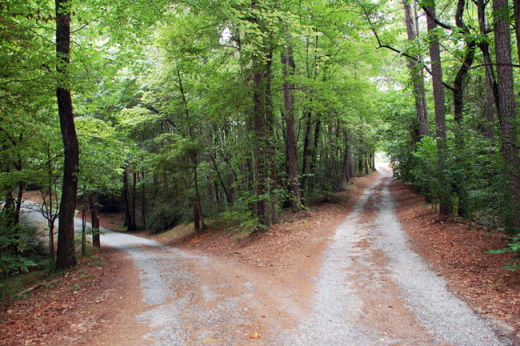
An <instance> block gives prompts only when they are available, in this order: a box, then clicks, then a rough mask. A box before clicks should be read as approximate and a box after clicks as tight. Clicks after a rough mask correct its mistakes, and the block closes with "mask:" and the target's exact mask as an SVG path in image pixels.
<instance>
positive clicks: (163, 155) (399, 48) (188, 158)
mask: <svg viewBox="0 0 520 346" xmlns="http://www.w3.org/2000/svg"><path fill="white" fill-rule="evenodd" d="M59 4H60V6H61V7H58V8H55V7H54V6H55V4H54V2H50V1H43V2H42V1H39V2H37V1H25V0H24V1H22V0H11V1H0V44H1V47H2V51H1V52H0V66H1V68H0V71H2V72H0V73H1V80H0V108H1V109H2V113H1V115H0V117H1V123H0V140H1V143H2V149H1V155H2V160H1V163H0V165H1V174H0V189H1V193H0V196H1V197H0V198H2V201H3V206H4V207H3V209H2V210H1V213H0V221H1V223H0V227H1V230H0V231H1V232H2V233H1V234H2V235H5V237H6V239H10V240H9V241H7V240H6V241H2V245H1V246H0V255H2V256H5V258H10V257H9V256H15V255H18V254H20V252H21V248H20V247H19V246H17V240H16V239H17V234H18V232H20V230H19V228H20V227H19V219H20V208H21V202H22V199H23V192H24V191H25V190H27V189H28V188H31V189H39V190H42V191H48V193H47V194H46V196H52V197H51V198H54V200H55V201H56V199H57V198H58V197H63V194H64V193H66V194H67V196H69V197H65V199H63V198H62V201H61V208H62V209H61V210H62V211H63V208H64V206H65V205H69V204H70V205H72V206H73V207H74V206H75V203H76V196H75V195H74V196H73V195H72V194H71V192H69V190H67V187H66V186H67V184H66V183H67V182H68V181H69V180H74V181H75V182H76V183H78V184H80V186H83V187H84V190H85V191H83V192H84V194H85V196H83V198H87V197H88V198H93V199H95V200H97V201H98V202H97V204H95V205H99V207H100V208H101V209H102V210H103V208H107V209H108V208H110V207H111V206H112V208H115V209H116V210H117V209H121V210H123V211H124V213H125V225H126V226H127V227H128V228H129V229H137V228H146V229H149V230H151V231H152V232H161V231H163V230H166V229H168V228H170V227H172V226H174V225H176V224H177V223H180V222H185V221H192V220H193V219H194V218H195V219H198V218H201V220H202V224H203V225H204V220H205V219H206V218H214V217H217V216H218V215H220V216H221V217H224V218H227V219H228V220H230V221H234V222H238V224H241V225H242V227H244V228H248V229H250V230H254V231H258V232H261V231H263V230H266V229H268V228H269V227H270V225H271V224H273V223H275V222H277V219H278V216H279V213H280V212H281V211H283V209H284V208H287V207H290V209H291V210H292V211H293V212H297V211H298V210H301V209H302V208H306V207H308V205H309V203H310V202H311V201H312V200H313V198H316V197H318V196H324V195H328V194H332V193H334V192H337V191H339V190H341V189H343V188H345V184H346V183H348V182H349V181H350V179H351V178H353V177H355V176H359V175H363V174H367V173H370V172H371V171H372V170H373V169H374V167H375V153H376V152H377V151H384V152H386V153H387V154H388V155H389V156H391V157H392V162H393V165H394V170H395V174H396V176H398V177H399V178H401V179H402V180H403V181H405V182H406V183H409V184H412V185H414V186H415V187H417V188H418V189H419V190H420V191H421V192H422V193H424V194H425V195H427V197H428V199H429V200H430V201H431V202H432V203H434V204H438V205H439V211H440V212H441V213H442V214H446V215H455V214H458V215H460V216H461V217H465V218H470V219H473V220H476V221H478V222H482V223H484V224H486V225H488V226H490V227H494V228H497V229H499V230H501V231H503V232H506V233H507V234H509V235H511V236H514V235H516V234H518V233H519V232H520V229H519V227H520V176H519V174H518V165H519V163H518V139H517V137H518V129H517V125H516V124H517V119H516V114H517V107H516V100H515V89H517V88H518V66H519V61H518V59H519V52H518V48H517V47H518V46H517V44H515V42H516V43H518V41H519V37H517V36H515V35H513V36H511V35H512V34H515V33H516V32H518V31H516V32H515V31H512V30H511V29H513V28H516V29H518V27H520V19H519V18H518V12H519V11H516V12H515V11H513V5H514V6H518V5H517V3H516V2H514V4H513V3H512V2H511V3H508V1H507V0H494V1H492V2H488V1H480V0H472V1H465V0H458V1H455V2H454V1H445V0H437V1H432V0H428V1H426V0H424V1H422V0H421V1H419V0H417V1H406V0H404V1H399V2H390V1H385V0H381V1H368V0H357V1H342V0H318V1H307V0H304V1H291V0H288V1H283V2H280V1H272V0H250V1H227V0H226V1H218V2H217V1H210V0H202V1H200V0H198V1H191V0H184V1H174V2H171V1H162V0H159V1H152V2H150V1H146V2H145V1H142V0H136V1H132V2H114V1H106V0H88V1H82V2H79V1H74V0H70V1H59ZM67 16H68V17H70V54H69V53H66V52H65V51H63V50H60V48H59V47H63V46H60V42H61V41H60V37H61V36H59V35H58V36H56V33H57V32H59V31H60V30H61V29H60V24H63V19H60V18H65V17H67ZM56 23H57V24H58V25H56ZM55 37H58V38H55ZM57 47H58V50H57ZM56 90H64V91H67V92H70V97H71V98H70V100H71V102H72V105H73V108H72V109H71V110H69V112H72V111H73V114H72V115H73V125H74V131H76V133H77V138H78V143H79V163H78V164H76V163H74V162H73V163H72V165H73V166H74V167H72V168H71V167H69V168H67V165H68V164H67V162H68V161H67V160H68V159H67V158H70V157H69V156H68V153H69V151H68V149H67V145H68V144H70V142H71V139H70V138H69V139H67V138H68V137H67V138H66V137H63V140H64V142H63V143H61V142H60V140H61V136H62V135H63V134H64V133H65V132H64V129H63V127H62V128H61V130H60V125H59V124H60V122H59V120H60V119H61V120H62V121H63V119H64V118H63V114H65V113H62V112H63V109H62V108H61V107H62V104H60V103H57V102H56ZM59 93H60V91H58V94H59ZM58 98H59V99H60V96H59V95H58ZM58 105H59V106H58ZM58 114H59V115H60V116H59V117H58ZM62 126H63V123H62ZM69 126H72V124H69ZM64 172H65V173H66V174H63V173H64ZM67 172H68V173H67ZM71 186H72V190H74V193H76V192H77V188H76V187H75V186H73V185H71ZM87 194H88V195H89V196H86V195H87ZM109 200H112V201H114V200H115V201H116V203H109ZM194 205H196V206H197V208H195V215H194V212H193V210H194ZM64 227H68V228H70V227H71V226H70V225H68V226H64ZM69 231H70V230H69ZM60 232H62V231H60ZM63 232H65V230H63ZM70 232H72V231H70ZM51 233H52V231H51ZM61 237H62V238H63V237H64V236H63V235H61ZM59 238H60V235H59V234H58V239H59ZM2 239H4V238H2ZM69 245H70V243H69ZM72 246H73V244H72ZM58 251H59V250H58ZM67 256H69V257H70V256H73V254H72V253H68V255H67ZM69 260H71V259H70V258H69ZM6 261H7V260H6ZM67 263H69V264H67ZM67 263H65V264H63V265H62V266H63V267H66V266H68V265H72V264H73V263H74V261H73V260H72V261H69V262H67ZM2 266H3V267H2V269H1V270H2V272H4V271H6V270H7V269H5V268H6V267H7V266H5V265H4V264H2Z"/></svg>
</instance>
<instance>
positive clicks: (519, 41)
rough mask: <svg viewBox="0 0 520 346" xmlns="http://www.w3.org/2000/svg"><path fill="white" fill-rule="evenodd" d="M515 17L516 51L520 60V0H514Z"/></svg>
mask: <svg viewBox="0 0 520 346" xmlns="http://www.w3.org/2000/svg"><path fill="white" fill-rule="evenodd" d="M513 4H514V17H515V33H516V52H517V54H518V60H519V61H520V1H518V0H514V1H513Z"/></svg>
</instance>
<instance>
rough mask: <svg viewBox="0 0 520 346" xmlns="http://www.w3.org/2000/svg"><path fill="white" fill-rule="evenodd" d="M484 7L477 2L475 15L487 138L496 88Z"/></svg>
mask: <svg viewBox="0 0 520 346" xmlns="http://www.w3.org/2000/svg"><path fill="white" fill-rule="evenodd" d="M486 6H487V1H484V0H477V13H478V25H479V32H480V35H482V37H484V39H481V40H480V41H479V43H478V47H479V49H480V51H481V52H482V57H483V59H484V65H485V69H486V97H485V101H484V102H485V104H484V117H483V118H484V120H485V126H484V134H485V135H486V136H487V137H488V138H492V137H493V136H494V133H493V124H494V122H495V112H496V109H497V108H498V87H497V82H496V78H495V70H494V68H493V60H492V59H491V53H490V49H489V42H488V40H487V32H488V29H487V21H486Z"/></svg>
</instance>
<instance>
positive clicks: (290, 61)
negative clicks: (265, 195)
mask: <svg viewBox="0 0 520 346" xmlns="http://www.w3.org/2000/svg"><path fill="white" fill-rule="evenodd" d="M289 41H290V40H289ZM290 44H291V43H290V42H288V43H287V46H286V47H285V51H284V52H283V53H282V64H283V65H284V70H283V72H284V79H285V80H284V83H283V96H284V98H283V101H284V110H285V133H286V147H287V173H288V174H287V175H288V185H289V193H290V202H291V210H292V211H293V213H296V212H298V211H299V210H300V205H301V202H300V185H299V181H298V156H297V155H298V154H297V150H296V137H295V134H294V96H293V94H292V89H294V84H293V83H292V82H291V81H289V78H291V77H292V76H294V71H295V69H296V65H295V63H294V57H293V51H292V47H291V45H290Z"/></svg>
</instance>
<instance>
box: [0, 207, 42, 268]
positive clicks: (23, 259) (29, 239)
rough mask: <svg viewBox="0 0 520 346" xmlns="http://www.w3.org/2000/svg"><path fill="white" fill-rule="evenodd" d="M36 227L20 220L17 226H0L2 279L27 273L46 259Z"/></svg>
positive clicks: (24, 220) (22, 219)
mask: <svg viewBox="0 0 520 346" xmlns="http://www.w3.org/2000/svg"><path fill="white" fill-rule="evenodd" d="M37 231H38V229H37V227H36V226H34V225H33V224H31V223H30V222H28V221H27V220H26V219H25V218H24V217H22V218H21V220H20V223H19V225H18V226H17V227H16V228H15V229H12V228H9V227H6V226H5V225H0V275H1V276H2V277H5V276H9V275H16V274H19V273H21V272H27V271H29V269H30V268H31V267H37V266H39V264H40V263H41V262H42V260H43V259H45V258H46V257H47V254H46V253H45V248H44V246H43V243H42V242H41V240H40V238H39V237H38V234H37V233H38V232H37Z"/></svg>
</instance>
